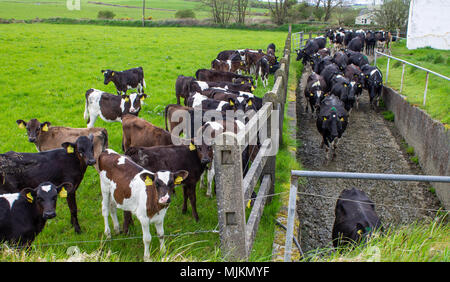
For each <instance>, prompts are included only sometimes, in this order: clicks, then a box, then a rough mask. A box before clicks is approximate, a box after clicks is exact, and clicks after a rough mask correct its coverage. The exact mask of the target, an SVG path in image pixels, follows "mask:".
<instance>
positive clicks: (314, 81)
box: [304, 72, 327, 114]
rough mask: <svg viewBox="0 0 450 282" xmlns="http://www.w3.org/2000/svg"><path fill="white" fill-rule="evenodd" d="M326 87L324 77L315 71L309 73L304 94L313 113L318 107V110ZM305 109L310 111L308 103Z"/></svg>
mask: <svg viewBox="0 0 450 282" xmlns="http://www.w3.org/2000/svg"><path fill="white" fill-rule="evenodd" d="M326 88H327V86H326V83H325V80H324V79H323V77H321V76H320V75H318V74H317V73H314V72H313V73H311V74H310V75H309V77H308V80H307V82H306V87H305V92H304V94H305V98H306V100H307V101H308V102H309V106H310V107H311V114H314V111H315V110H316V109H317V110H318V108H319V105H320V101H321V100H322V98H323V94H325V89H326ZM305 111H306V112H308V105H306V107H305Z"/></svg>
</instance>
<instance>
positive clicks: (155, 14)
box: [0, 0, 267, 20]
mask: <svg viewBox="0 0 450 282" xmlns="http://www.w3.org/2000/svg"><path fill="white" fill-rule="evenodd" d="M66 2H67V1H66V0H52V1H40V0H17V1H16V0H1V1H0V18H4V19H11V18H14V19H20V20H26V19H34V18H36V17H38V18H41V19H42V18H54V17H61V18H77V19H79V18H89V19H95V18H97V14H98V11H102V10H108V11H112V12H114V14H115V15H116V16H115V17H114V18H115V19H121V18H129V19H135V20H136V19H137V20H139V19H142V8H139V9H136V8H124V7H114V6H106V5H97V4H93V3H88V2H103V3H107V4H115V5H122V6H130V7H131V6H134V7H142V1H141V0H101V1H100V0H99V1H97V0H81V2H80V10H69V9H68V8H67V4H66ZM145 6H146V8H154V9H146V11H145V16H146V18H147V17H149V16H151V17H152V19H153V20H162V19H174V18H175V13H176V11H177V10H185V9H191V10H193V11H194V12H195V17H196V19H205V18H210V17H211V13H210V11H209V8H208V7H206V6H205V5H204V4H202V3H201V2H198V1H184V0H156V1H154V0H151V1H146V4H145ZM251 12H252V13H264V12H267V9H261V8H251ZM254 17H260V16H254Z"/></svg>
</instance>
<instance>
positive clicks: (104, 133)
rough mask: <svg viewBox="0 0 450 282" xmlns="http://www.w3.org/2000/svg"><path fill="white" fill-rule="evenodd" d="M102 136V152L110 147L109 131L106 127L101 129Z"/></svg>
mask: <svg viewBox="0 0 450 282" xmlns="http://www.w3.org/2000/svg"><path fill="white" fill-rule="evenodd" d="M101 133H102V137H103V146H102V152H103V151H105V150H106V149H108V131H106V129H103V130H102V131H101Z"/></svg>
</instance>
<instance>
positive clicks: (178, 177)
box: [173, 170, 189, 185]
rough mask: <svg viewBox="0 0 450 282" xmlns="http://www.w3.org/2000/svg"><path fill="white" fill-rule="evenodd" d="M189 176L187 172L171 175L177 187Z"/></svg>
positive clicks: (180, 171)
mask: <svg viewBox="0 0 450 282" xmlns="http://www.w3.org/2000/svg"><path fill="white" fill-rule="evenodd" d="M188 175H189V172H187V171H186V170H179V171H177V172H175V173H174V174H173V179H174V181H173V182H174V184H175V185H179V184H181V182H183V180H185V179H186V178H187V177H188Z"/></svg>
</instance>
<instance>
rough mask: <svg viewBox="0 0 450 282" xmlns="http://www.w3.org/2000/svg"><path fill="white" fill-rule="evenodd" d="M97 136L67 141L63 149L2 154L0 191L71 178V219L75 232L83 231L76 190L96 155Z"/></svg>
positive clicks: (60, 182)
mask: <svg viewBox="0 0 450 282" xmlns="http://www.w3.org/2000/svg"><path fill="white" fill-rule="evenodd" d="M93 139H94V136H93V135H92V134H91V135H89V137H87V136H80V137H78V138H77V140H76V142H74V143H72V142H64V143H63V144H61V147H62V148H60V149H54V150H50V151H44V152H39V153H19V152H14V151H9V152H6V153H5V154H0V193H16V192H20V191H21V190H23V189H24V188H28V187H37V186H38V185H39V184H40V183H43V182H47V181H48V182H51V183H53V184H55V185H60V184H62V183H65V182H70V183H72V185H73V190H72V192H71V193H68V194H67V204H68V206H69V209H70V215H71V220H70V221H71V223H72V225H73V227H74V228H75V232H77V233H80V232H81V228H80V225H79V224H78V216H77V203H76V195H75V192H76V190H77V189H78V187H79V185H80V183H81V181H82V180H83V177H84V173H85V172H86V169H87V167H88V166H90V165H94V164H95V163H96V161H95V158H94V145H93Z"/></svg>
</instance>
